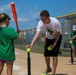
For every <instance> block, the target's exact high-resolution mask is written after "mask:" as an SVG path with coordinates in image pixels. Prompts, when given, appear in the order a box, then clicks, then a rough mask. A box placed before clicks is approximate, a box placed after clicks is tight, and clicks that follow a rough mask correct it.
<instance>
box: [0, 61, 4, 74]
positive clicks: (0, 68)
mask: <svg viewBox="0 0 76 75" xmlns="http://www.w3.org/2000/svg"><path fill="white" fill-rule="evenodd" d="M3 67H4V63H2V62H0V75H1V73H2V71H3Z"/></svg>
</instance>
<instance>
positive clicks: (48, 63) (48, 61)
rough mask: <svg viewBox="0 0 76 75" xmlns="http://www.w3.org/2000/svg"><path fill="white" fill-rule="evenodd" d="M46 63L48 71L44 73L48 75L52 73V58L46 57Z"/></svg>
mask: <svg viewBox="0 0 76 75" xmlns="http://www.w3.org/2000/svg"><path fill="white" fill-rule="evenodd" d="M45 62H46V66H47V69H46V70H45V71H44V73H45V74H47V73H49V72H51V71H52V69H51V67H50V57H45Z"/></svg>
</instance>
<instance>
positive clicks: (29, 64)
mask: <svg viewBox="0 0 76 75" xmlns="http://www.w3.org/2000/svg"><path fill="white" fill-rule="evenodd" d="M27 66H28V68H27V70H28V75H31V59H30V52H28V58H27Z"/></svg>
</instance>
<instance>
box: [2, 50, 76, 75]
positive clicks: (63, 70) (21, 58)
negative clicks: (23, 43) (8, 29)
mask: <svg viewBox="0 0 76 75" xmlns="http://www.w3.org/2000/svg"><path fill="white" fill-rule="evenodd" d="M69 60H70V57H59V61H58V66H57V72H56V74H57V75H76V62H74V64H70V63H69ZM51 62H52V60H51ZM50 65H51V66H52V63H50ZM45 69H46V64H45V60H44V56H43V54H38V53H32V52H31V75H41V74H42V73H43V72H44V70H45ZM2 75H7V74H6V65H5V67H4V70H3V72H2ZM13 75H28V74H27V53H26V51H22V50H20V49H16V61H15V63H14V71H13Z"/></svg>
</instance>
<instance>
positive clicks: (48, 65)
mask: <svg viewBox="0 0 76 75" xmlns="http://www.w3.org/2000/svg"><path fill="white" fill-rule="evenodd" d="M45 62H46V66H47V69H48V68H50V57H45Z"/></svg>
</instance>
